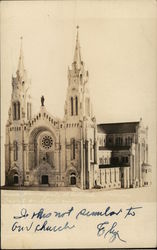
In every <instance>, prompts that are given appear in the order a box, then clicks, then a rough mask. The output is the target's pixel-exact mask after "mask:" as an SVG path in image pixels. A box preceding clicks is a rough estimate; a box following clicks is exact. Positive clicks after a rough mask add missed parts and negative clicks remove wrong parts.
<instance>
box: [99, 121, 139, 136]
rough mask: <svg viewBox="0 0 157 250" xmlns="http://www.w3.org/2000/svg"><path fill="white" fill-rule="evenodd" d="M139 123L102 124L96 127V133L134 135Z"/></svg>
mask: <svg viewBox="0 0 157 250" xmlns="http://www.w3.org/2000/svg"><path fill="white" fill-rule="evenodd" d="M137 125H139V122H122V123H102V124H98V125H97V129H98V133H104V134H121V133H135V132H136V127H137Z"/></svg>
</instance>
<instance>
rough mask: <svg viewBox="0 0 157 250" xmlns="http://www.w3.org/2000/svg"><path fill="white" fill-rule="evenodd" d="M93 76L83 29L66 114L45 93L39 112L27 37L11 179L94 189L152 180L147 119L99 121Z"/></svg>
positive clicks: (9, 130) (10, 127) (14, 99)
mask: <svg viewBox="0 0 157 250" xmlns="http://www.w3.org/2000/svg"><path fill="white" fill-rule="evenodd" d="M88 77H89V73H88V71H87V70H86V69H85V66H84V62H83V61H82V58H81V52H80V44H79V34H78V30H77V37H76V47H75V51H74V59H73V62H72V66H71V68H69V69H68V88H67V95H66V100H65V106H64V118H63V119H62V120H61V119H58V118H56V117H54V116H52V115H51V114H50V113H49V112H48V111H47V109H46V107H45V105H44V97H42V98H41V107H40V110H39V112H38V113H37V114H36V115H32V102H31V96H30V94H29V89H30V80H29V79H28V77H27V72H26V70H25V68H24V62H23V51H22V41H21V50H20V57H19V63H18V69H17V72H16V77H12V95H11V104H10V108H9V114H8V121H7V124H6V144H5V171H6V185H11V186H12V185H14V186H19V185H20V186H21V185H24V186H39V185H49V186H52V187H59V186H77V187H79V188H81V189H91V188H101V187H103V188H121V187H122V188H130V187H139V186H143V185H144V186H145V185H146V183H147V185H149V184H150V180H149V181H148V180H147V179H150V172H151V166H150V165H148V143H147V136H148V129H147V128H144V126H143V124H142V121H140V122H134V123H112V124H99V125H97V122H96V118H95V117H94V116H93V113H92V104H91V99H90V93H89V87H88ZM146 166H147V167H148V166H149V167H148V168H149V176H148V178H147V171H146V168H147V167H146Z"/></svg>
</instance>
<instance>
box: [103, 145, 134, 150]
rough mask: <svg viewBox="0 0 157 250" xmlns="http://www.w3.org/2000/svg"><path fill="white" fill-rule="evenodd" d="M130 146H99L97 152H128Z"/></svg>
mask: <svg viewBox="0 0 157 250" xmlns="http://www.w3.org/2000/svg"><path fill="white" fill-rule="evenodd" d="M130 148H131V145H130V146H120V145H119V146H117V145H108V146H99V150H129V149H130Z"/></svg>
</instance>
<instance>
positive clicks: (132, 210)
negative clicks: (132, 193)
mask: <svg viewBox="0 0 157 250" xmlns="http://www.w3.org/2000/svg"><path fill="white" fill-rule="evenodd" d="M140 208H142V207H130V208H128V209H126V211H128V212H127V214H126V215H125V217H124V218H126V217H127V216H129V215H130V216H135V215H136V213H135V211H134V210H135V209H140Z"/></svg>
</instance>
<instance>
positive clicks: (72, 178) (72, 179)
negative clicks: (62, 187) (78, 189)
mask: <svg viewBox="0 0 157 250" xmlns="http://www.w3.org/2000/svg"><path fill="white" fill-rule="evenodd" d="M70 184H71V185H76V176H75V174H71V176H70Z"/></svg>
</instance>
